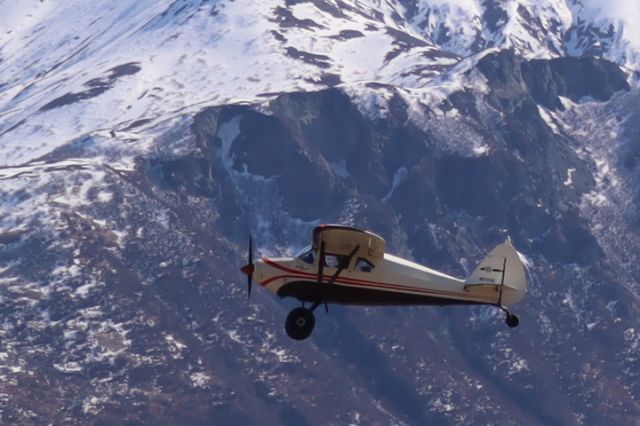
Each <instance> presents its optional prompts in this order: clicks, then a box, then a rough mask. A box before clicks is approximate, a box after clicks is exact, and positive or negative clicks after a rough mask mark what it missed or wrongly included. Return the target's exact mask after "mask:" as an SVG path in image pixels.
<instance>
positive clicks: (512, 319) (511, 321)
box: [497, 305, 520, 328]
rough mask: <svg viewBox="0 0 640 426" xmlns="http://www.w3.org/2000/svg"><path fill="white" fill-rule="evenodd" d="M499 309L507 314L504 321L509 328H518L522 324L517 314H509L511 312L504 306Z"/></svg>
mask: <svg viewBox="0 0 640 426" xmlns="http://www.w3.org/2000/svg"><path fill="white" fill-rule="evenodd" d="M497 306H498V308H500V309H501V310H502V311H503V312H504V313H505V314H507V317H506V318H505V319H504V322H506V323H507V325H508V326H509V328H516V327H517V326H518V325H519V324H520V318H518V316H517V315H516V314H512V313H511V312H509V310H508V309H507V308H505V307H504V306H501V305H497Z"/></svg>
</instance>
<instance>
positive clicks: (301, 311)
mask: <svg viewBox="0 0 640 426" xmlns="http://www.w3.org/2000/svg"><path fill="white" fill-rule="evenodd" d="M315 325H316V319H315V317H314V316H313V312H312V311H311V309H307V308H304V307H300V308H295V309H293V310H292V311H291V312H289V315H287V321H286V322H285V323H284V329H285V331H286V332H287V335H288V336H289V337H291V338H292V339H294V340H304V339H306V338H307V337H309V336H310V335H311V332H312V331H313V327H314V326H315Z"/></svg>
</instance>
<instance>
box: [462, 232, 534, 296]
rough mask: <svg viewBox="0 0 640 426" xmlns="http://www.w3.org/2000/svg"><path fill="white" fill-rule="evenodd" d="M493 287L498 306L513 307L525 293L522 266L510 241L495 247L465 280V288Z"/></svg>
mask: <svg viewBox="0 0 640 426" xmlns="http://www.w3.org/2000/svg"><path fill="white" fill-rule="evenodd" d="M475 286H494V287H495V288H496V290H497V291H498V292H499V298H498V304H500V305H502V306H504V305H513V304H516V303H518V302H520V301H521V300H522V299H523V298H524V296H525V294H526V293H527V278H526V276H525V272H524V264H523V263H522V259H521V257H520V255H519V254H518V251H517V250H516V249H515V248H514V247H513V246H512V245H511V240H510V239H509V238H507V241H505V242H504V243H502V244H500V245H498V246H496V247H495V248H494V249H493V250H491V252H490V253H489V254H488V255H487V257H485V258H484V260H483V261H482V262H480V265H479V266H478V267H477V268H476V270H475V271H473V274H471V275H470V276H469V278H467V279H466V280H465V287H468V288H469V287H475Z"/></svg>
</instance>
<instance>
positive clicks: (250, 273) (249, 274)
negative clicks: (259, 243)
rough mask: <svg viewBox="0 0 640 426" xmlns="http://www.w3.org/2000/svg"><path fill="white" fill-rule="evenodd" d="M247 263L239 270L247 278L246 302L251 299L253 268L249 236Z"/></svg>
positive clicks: (251, 241) (251, 240) (251, 246)
mask: <svg viewBox="0 0 640 426" xmlns="http://www.w3.org/2000/svg"><path fill="white" fill-rule="evenodd" d="M248 257H249V259H248V260H249V262H248V263H247V264H246V265H244V266H243V267H242V268H240V270H241V271H242V272H243V273H244V274H245V275H246V276H247V300H249V298H251V287H252V286H253V271H254V270H255V266H254V265H253V239H252V238H251V235H249V256H248Z"/></svg>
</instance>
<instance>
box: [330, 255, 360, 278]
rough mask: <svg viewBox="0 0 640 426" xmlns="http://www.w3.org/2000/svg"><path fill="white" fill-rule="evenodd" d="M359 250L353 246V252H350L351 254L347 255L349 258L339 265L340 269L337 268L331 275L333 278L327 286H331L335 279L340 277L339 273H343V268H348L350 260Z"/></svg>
mask: <svg viewBox="0 0 640 426" xmlns="http://www.w3.org/2000/svg"><path fill="white" fill-rule="evenodd" d="M359 249H360V246H355V247H354V248H353V250H351V253H349V256H348V257H347V260H346V262H343V263H342V264H341V265H340V267H339V268H338V270H337V271H336V273H335V274H333V276H332V277H331V279H330V280H329V283H328V284H333V283H334V282H335V281H336V279H338V276H339V275H340V272H342V271H344V268H346V267H347V266H349V265H350V264H351V259H353V256H355V254H356V253H357V252H358V250H359Z"/></svg>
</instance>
